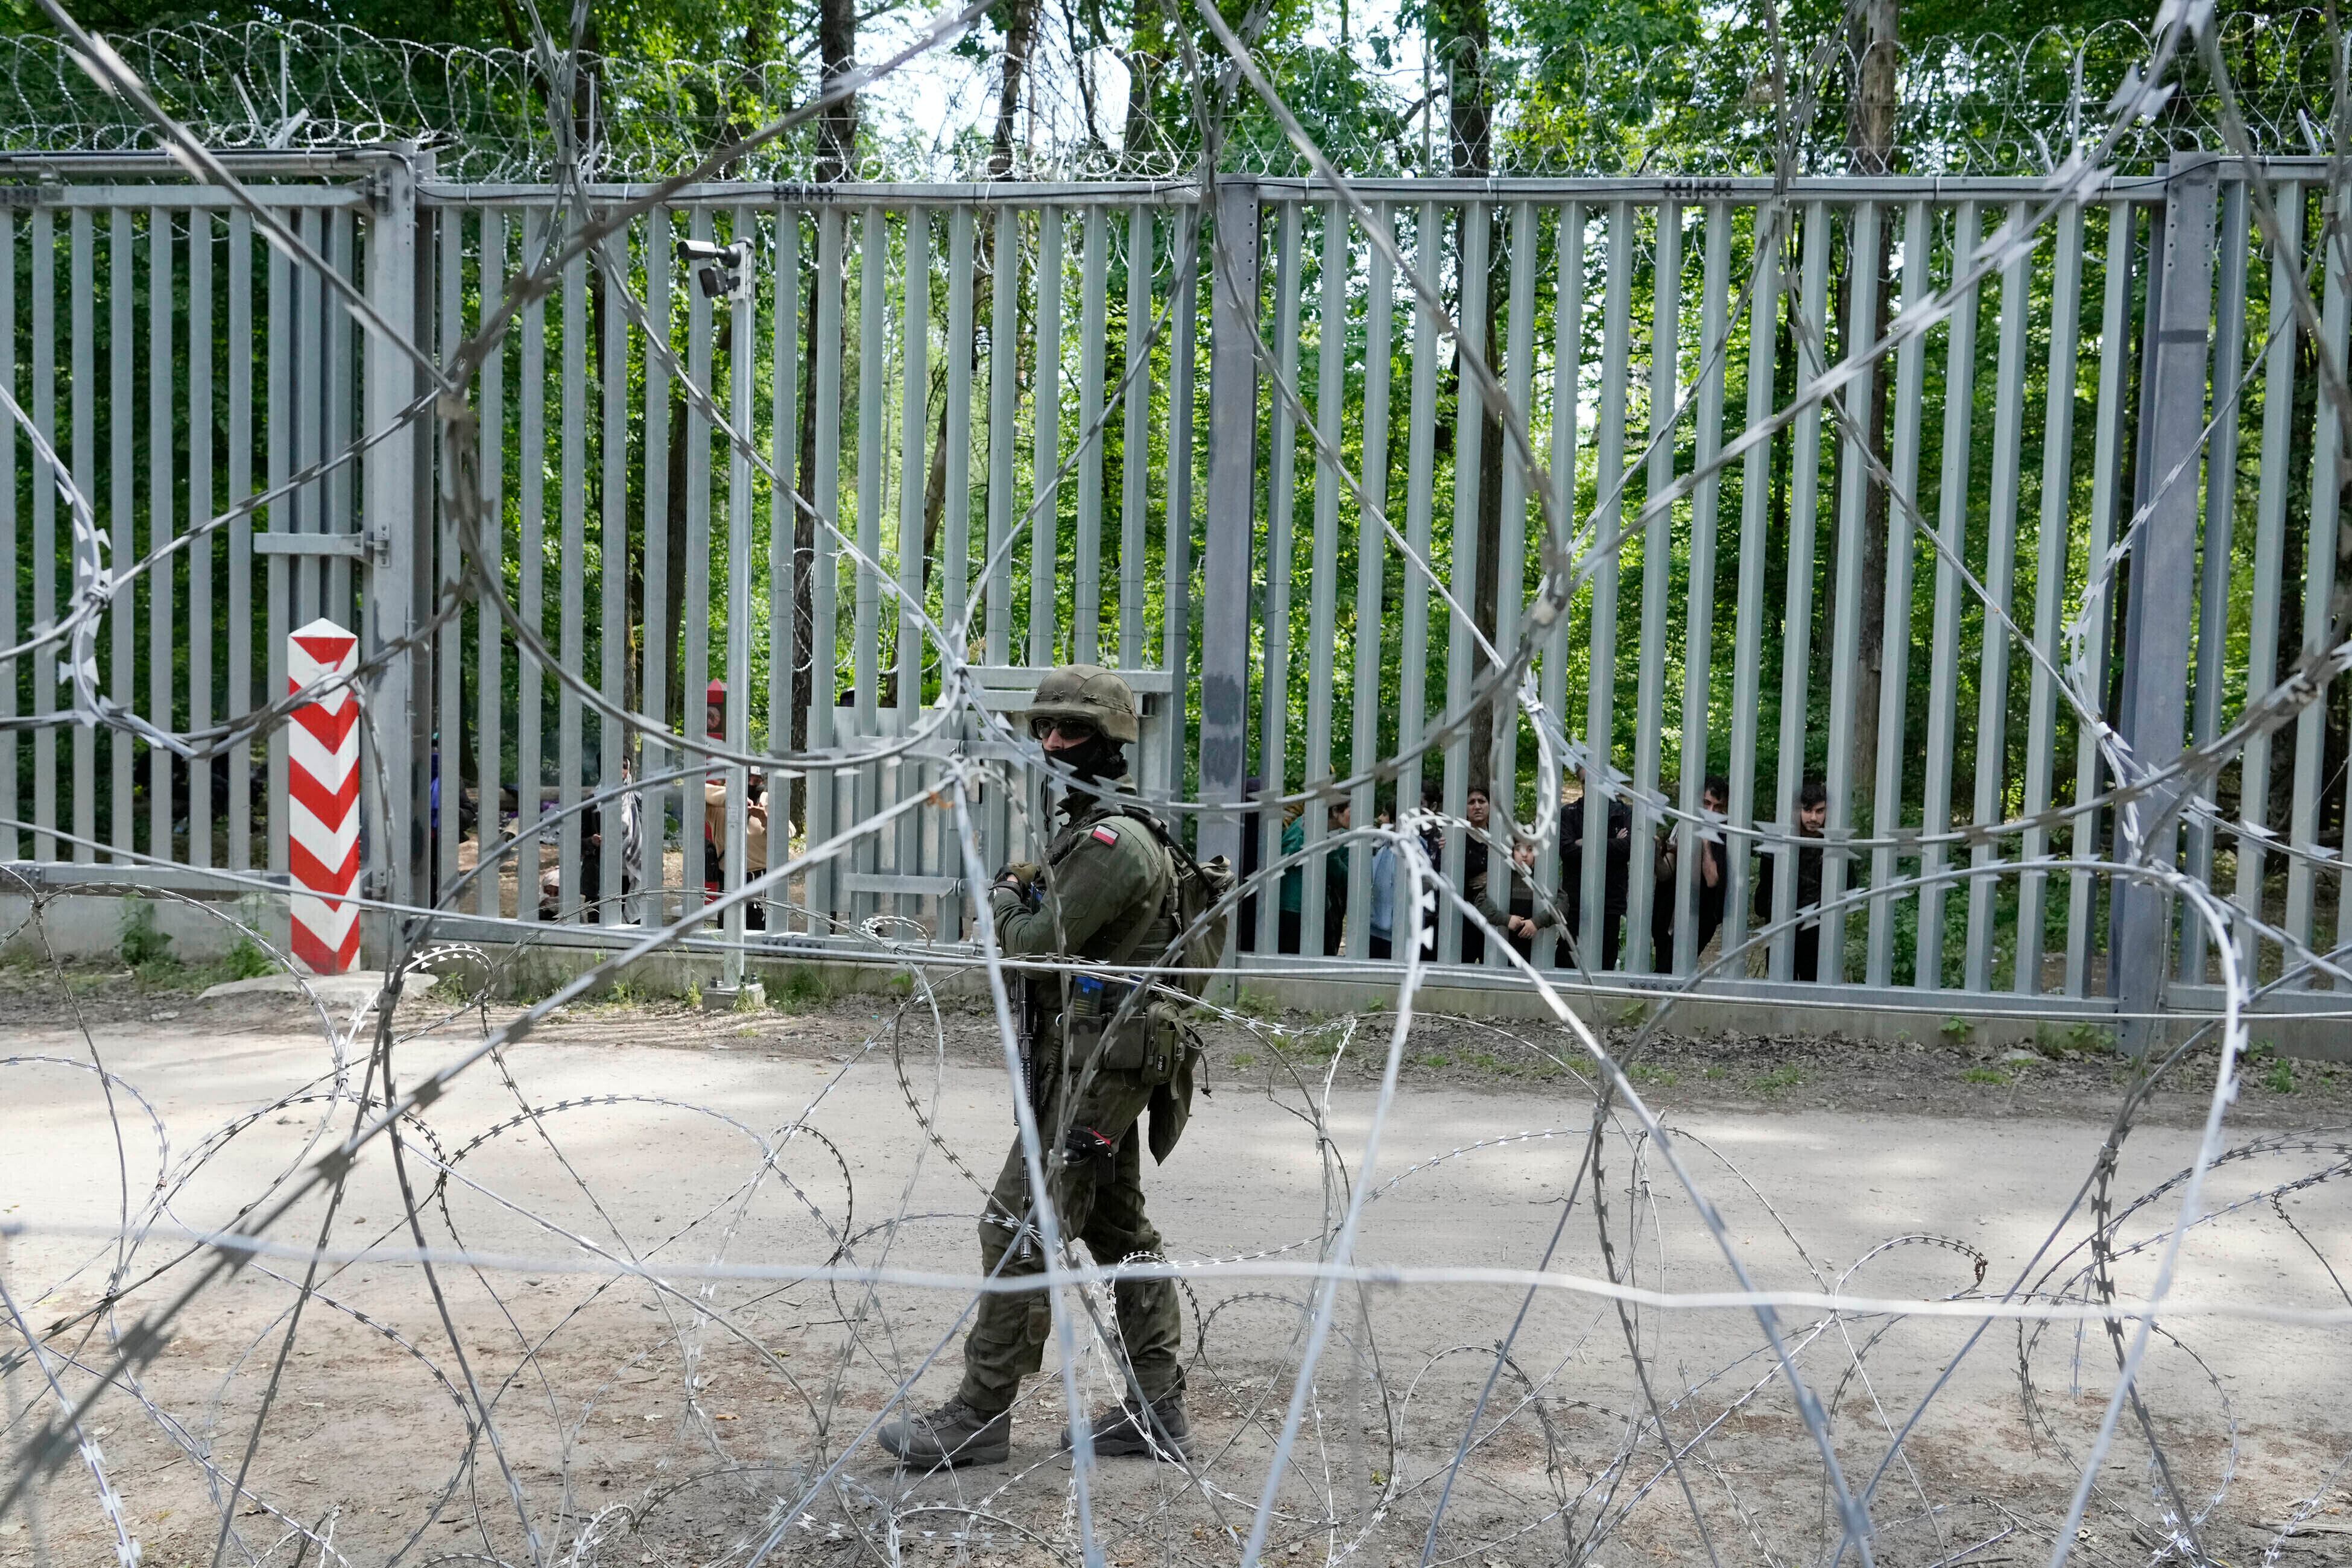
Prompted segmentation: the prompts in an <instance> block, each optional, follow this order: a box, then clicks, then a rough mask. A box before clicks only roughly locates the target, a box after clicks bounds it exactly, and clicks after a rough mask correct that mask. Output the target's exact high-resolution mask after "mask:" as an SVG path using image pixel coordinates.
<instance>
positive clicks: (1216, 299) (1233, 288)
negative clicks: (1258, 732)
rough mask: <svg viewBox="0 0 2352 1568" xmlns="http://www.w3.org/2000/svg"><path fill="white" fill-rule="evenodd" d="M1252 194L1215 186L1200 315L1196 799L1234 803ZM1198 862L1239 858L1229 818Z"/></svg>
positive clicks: (1243, 646) (1244, 689) (1241, 665)
mask: <svg viewBox="0 0 2352 1568" xmlns="http://www.w3.org/2000/svg"><path fill="white" fill-rule="evenodd" d="M1257 219H1258V195H1257V187H1256V186H1255V185H1253V184H1249V183H1247V182H1245V181H1224V180H1220V181H1219V182H1218V183H1217V212H1216V226H1217V228H1216V246H1215V251H1214V255H1215V258H1216V260H1215V264H1214V266H1213V268H1212V271H1213V274H1214V278H1213V283H1212V285H1211V287H1212V293H1211V297H1210V311H1209V497H1208V500H1209V516H1208V531H1207V542H1206V544H1205V546H1204V548H1203V550H1202V559H1201V597H1202V606H1201V798H1202V800H1203V801H1209V802H1237V801H1239V800H1240V799H1241V798H1242V783H1243V780H1244V777H1245V776H1246V774H1247V773H1248V767H1249V728H1248V726H1249V658H1250V654H1249V616H1250V567H1251V552H1252V543H1253V540H1254V538H1255V532H1256V522H1257V519H1256V499H1257V360H1256V356H1255V352H1254V348H1253V343H1252V336H1253V333H1254V331H1255V327H1256V325H1257V321H1256V316H1257V302H1258V265H1257ZM1200 852H1201V856H1202V858H1203V859H1206V858H1209V857H1211V856H1214V855H1224V856H1228V857H1230V858H1232V860H1233V862H1234V865H1235V866H1236V867H1238V866H1240V864H1241V858H1242V826H1241V818H1240V817H1239V816H1238V815H1235V814H1231V813H1225V814H1217V815H1213V816H1202V818H1201V832H1200Z"/></svg>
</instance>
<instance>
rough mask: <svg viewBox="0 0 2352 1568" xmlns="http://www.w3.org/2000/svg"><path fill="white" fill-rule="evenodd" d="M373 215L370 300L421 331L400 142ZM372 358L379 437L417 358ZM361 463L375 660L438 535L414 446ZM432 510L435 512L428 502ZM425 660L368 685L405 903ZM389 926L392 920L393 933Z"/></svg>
mask: <svg viewBox="0 0 2352 1568" xmlns="http://www.w3.org/2000/svg"><path fill="white" fill-rule="evenodd" d="M369 213H370V222H369V226H368V239H367V296H368V301H369V303H371V304H372V305H373V306H374V307H375V309H376V310H377V312H378V313H379V314H381V315H382V316H383V320H384V321H385V323H386V324H387V325H389V326H390V328H391V329H392V330H393V331H394V332H397V333H400V334H401V335H402V336H403V337H404V338H409V339H413V338H414V337H415V331H416V321H417V315H416V286H417V270H416V248H417V245H416V167H415V154H414V153H413V152H411V151H409V150H407V149H403V150H402V151H401V152H400V153H395V154H394V156H392V157H389V158H386V159H385V160H383V163H381V164H380V165H379V166H378V173H377V176H376V184H375V188H374V191H373V199H372V201H371V203H370V208H369ZM366 356H367V357H366V362H365V363H366V378H367V384H366V393H365V398H366V401H365V408H364V416H365V420H366V429H367V432H368V433H369V434H370V435H373V434H375V433H377V432H379V431H382V430H383V429H385V428H386V427H387V426H390V425H392V424H393V423H394V421H396V420H397V419H398V418H399V417H400V414H401V411H402V410H403V409H404V408H406V407H407V406H408V405H409V403H410V402H411V401H412V400H413V399H414V398H415V395H416V393H415V385H416V375H415V362H414V361H412V360H411V359H410V358H409V354H408V348H407V345H406V344H405V343H401V342H385V341H384V340H383V338H381V337H376V336H373V335H371V336H370V338H369V340H368V342H367V349H366ZM362 465H363V467H362V483H363V484H364V486H365V497H366V500H365V507H366V513H365V519H364V531H365V538H366V545H367V562H368V577H367V611H366V616H365V617H364V620H363V622H362V626H363V628H364V630H363V635H362V645H363V650H364V653H365V654H366V655H368V656H373V655H375V654H378V653H381V652H382V651H383V648H384V647H387V646H389V645H390V644H392V643H394V642H397V641H398V640H399V639H400V638H402V637H405V636H407V635H408V633H409V631H410V630H411V629H412V628H413V627H414V626H415V624H416V620H417V614H416V610H417V606H416V604H415V585H416V583H417V581H418V576H417V571H416V556H417V552H418V551H419V550H420V549H425V550H429V549H431V548H432V537H431V531H430V530H429V529H428V528H423V527H420V526H419V523H420V521H421V520H420V516H419V511H420V506H423V505H424V504H425V502H427V501H428V500H429V491H427V490H425V489H420V488H419V487H420V481H421V480H422V479H423V478H424V476H425V473H429V468H424V469H420V466H419V463H418V461H417V443H416V442H415V441H414V440H410V439H403V438H400V437H393V438H391V439H388V440H383V441H379V442H377V443H376V444H375V445H373V446H372V447H369V448H368V450H367V453H366V455H365V457H364V458H362ZM425 510H426V512H427V515H429V507H427V508H426V509H425ZM424 658H425V653H424V652H423V650H421V649H418V650H412V651H411V652H409V653H407V654H404V655H403V656H402V657H400V658H394V659H389V660H387V661H386V662H385V663H384V664H383V666H382V667H381V668H378V669H377V670H376V672H375V674H374V675H373V677H372V678H371V679H369V680H368V681H367V683H366V684H367V688H368V712H367V723H368V725H369V726H370V728H371V729H372V730H373V734H372V735H371V736H370V737H369V739H370V740H371V741H372V742H373V743H374V744H375V745H376V747H377V748H378V757H379V763H378V766H376V767H373V768H369V769H367V770H365V771H364V773H363V777H362V788H363V790H365V791H367V792H369V793H373V792H374V791H375V790H376V789H377V787H378V784H377V779H378V777H379V776H380V777H381V779H382V781H383V789H384V791H385V793H386V795H387V797H388V798H386V799H385V800H384V801H383V805H382V814H381V816H378V815H377V814H374V813H370V814H368V815H367V817H366V818H365V820H366V821H368V823H369V824H370V826H371V827H372V826H373V824H374V823H376V822H381V823H383V825H384V829H385V831H384V837H383V842H382V843H381V844H380V845H378V846H376V847H375V854H376V856H378V857H380V858H379V859H378V862H377V865H376V867H375V868H374V870H375V875H373V876H372V877H370V878H369V879H367V891H368V892H369V893H370V894H371V895H372V896H373V897H377V898H384V899H390V900H394V901H395V902H401V903H410V902H415V901H418V893H419V889H420V888H421V886H422V884H421V882H420V881H419V879H418V876H417V872H418V869H419V868H421V867H422V866H423V865H424V864H425V811H424V810H421V809H419V805H418V797H419V795H421V794H422V792H423V791H425V790H426V789H428V788H429V787H430V784H429V783H428V782H427V781H426V780H425V776H424V775H425V758H426V757H427V755H429V748H430V738H429V736H427V737H425V739H424V744H422V745H420V744H419V736H418V733H417V729H416V726H417V724H418V722H419V721H420V720H421V719H422V718H424V716H425V715H424V714H423V712H422V710H420V709H419V707H418V704H417V700H416V697H417V693H418V691H419V690H420V689H429V683H428V682H423V681H420V679H419V678H418V666H419V664H420V663H421V661H422V660H423V659H424ZM529 896H530V895H529V893H528V892H526V893H525V894H524V897H525V898H528V897H529ZM389 934H390V931H389V927H388V926H387V927H386V930H385V936H386V938H387V939H388V937H389Z"/></svg>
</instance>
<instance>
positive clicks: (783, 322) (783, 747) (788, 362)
mask: <svg viewBox="0 0 2352 1568" xmlns="http://www.w3.org/2000/svg"><path fill="white" fill-rule="evenodd" d="M775 225H776V234H775V261H774V288H775V299H776V303H775V342H774V344H773V348H772V353H771V355H770V359H769V374H770V387H769V400H768V418H769V433H768V465H769V467H770V468H773V469H774V470H775V475H776V482H775V483H774V484H773V485H772V486H771V487H770V489H769V492H768V751H769V753H770V754H771V755H774V756H781V755H782V754H783V753H785V752H790V751H791V750H792V749H793V745H792V739H793V663H794V661H795V660H796V659H797V658H799V653H798V647H799V639H800V626H799V603H800V601H799V599H798V598H797V596H796V595H797V594H798V592H799V588H798V577H799V573H800V563H799V562H798V560H797V559H796V558H795V555H794V550H793V541H794V540H795V539H797V538H798V537H799V529H800V506H799V502H798V501H797V500H795V497H794V491H793V485H794V484H795V483H796V482H798V481H797V480H796V479H794V477H793V464H794V463H795V462H796V461H797V460H798V458H799V456H800V428H801V425H800V419H801V410H800V395H801V394H800V371H801V320H800V310H801V215H800V213H799V211H798V209H796V208H793V207H788V206H782V205H779V206H778V207H777V208H776V211H775ZM966 259H967V261H969V259H970V258H966ZM790 787H791V786H790V784H789V783H788V782H787V781H786V780H785V778H784V777H783V775H782V770H781V769H778V768H770V769H769V770H768V832H769V840H768V858H769V860H770V861H771V863H772V862H774V861H775V860H777V859H778V858H781V857H782V856H783V855H785V854H786V853H788V852H789V851H790V849H791V845H790V844H789V843H788V842H787V840H788V839H789V838H790V837H791V833H792V825H791V822H790V820H789V817H788V816H787V813H786V811H785V803H786V802H787V800H789V798H790V795H789V793H788V792H789V790H790ZM786 894H787V889H782V888H779V889H776V890H775V892H774V894H773V896H772V897H771V898H770V899H769V900H768V910H767V924H768V930H770V931H774V932H777V933H778V934H782V933H783V932H784V931H788V930H789V929H790V928H791V920H792V914H791V911H792V908H793V906H792V904H791V903H790V902H789V901H788V900H787V897H786Z"/></svg>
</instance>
